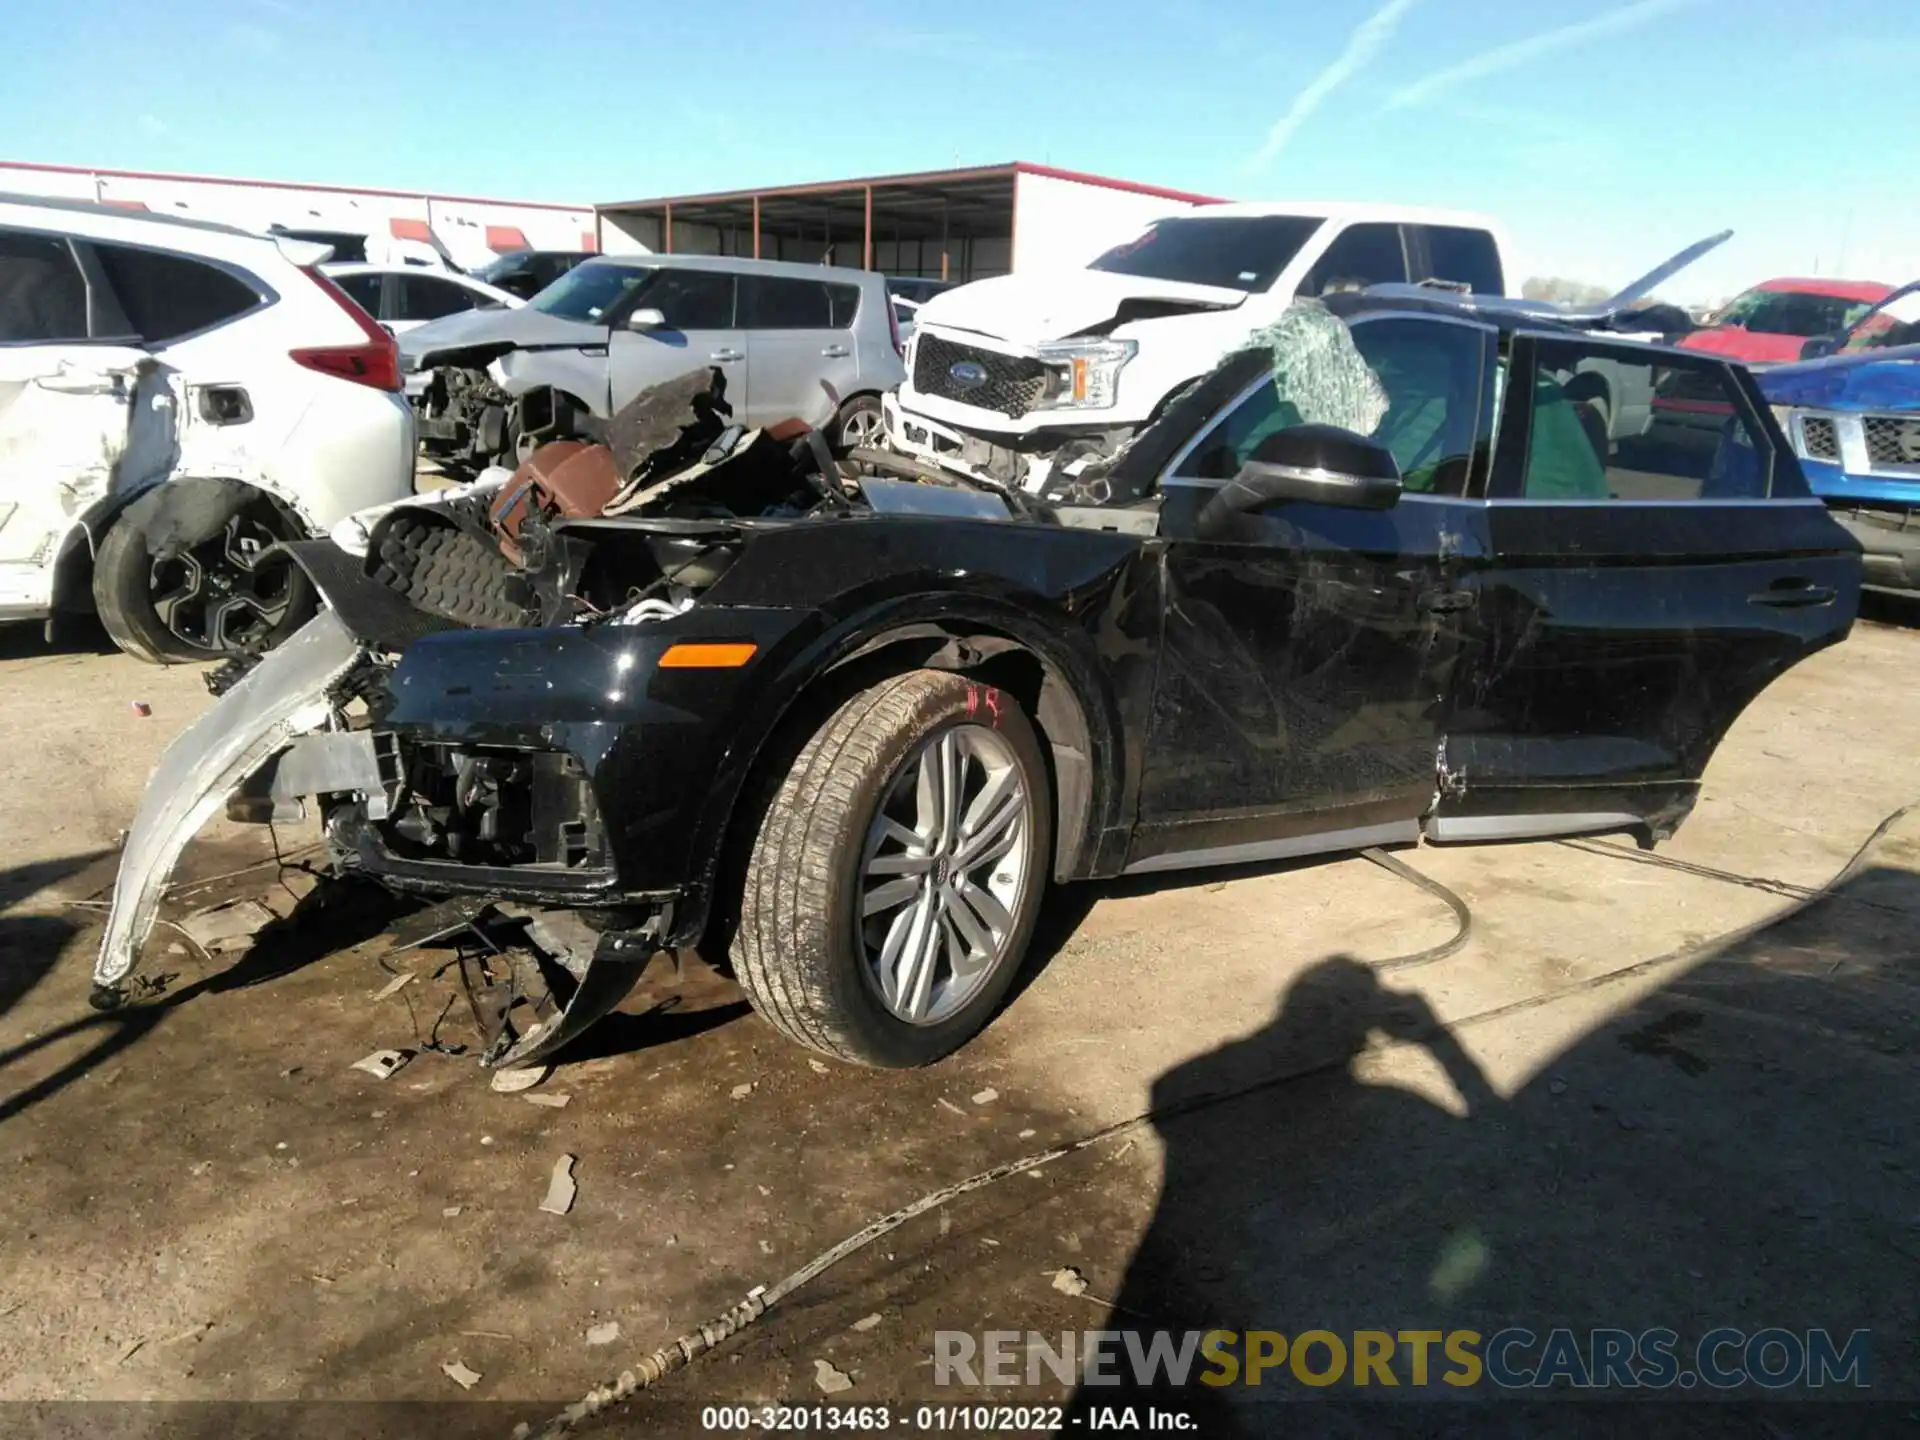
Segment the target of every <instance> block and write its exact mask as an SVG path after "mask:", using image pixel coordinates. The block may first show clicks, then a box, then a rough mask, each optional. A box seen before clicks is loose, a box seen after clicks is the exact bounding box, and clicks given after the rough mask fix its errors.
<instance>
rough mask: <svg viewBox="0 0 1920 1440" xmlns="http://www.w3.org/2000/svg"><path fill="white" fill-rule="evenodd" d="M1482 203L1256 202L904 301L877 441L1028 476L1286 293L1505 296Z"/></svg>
mask: <svg viewBox="0 0 1920 1440" xmlns="http://www.w3.org/2000/svg"><path fill="white" fill-rule="evenodd" d="M1505 249H1506V246H1505V237H1504V235H1503V234H1502V232H1501V230H1500V229H1499V227H1498V226H1496V225H1495V224H1494V223H1493V222H1492V221H1490V220H1488V219H1487V218H1486V217H1484V216H1480V215H1470V214H1462V213H1459V212H1455V211H1441V210H1424V209H1419V208H1416V207H1411V206H1402V205H1362V204H1350V203H1331V204H1309V203H1302V202H1267V203H1251V204H1235V205H1208V206H1204V207H1201V208H1199V209H1195V210H1188V211H1183V212H1181V213H1179V214H1177V215H1170V216H1168V217H1166V218H1164V219H1161V220H1158V221H1156V222H1154V223H1153V224H1152V225H1150V226H1149V227H1148V228H1147V229H1146V231H1145V232H1144V233H1143V234H1141V235H1140V236H1139V237H1138V238H1136V239H1133V240H1130V241H1128V242H1127V243H1125V244H1123V245H1118V246H1115V247H1114V248H1113V249H1111V250H1109V251H1107V252H1106V253H1105V254H1104V255H1102V256H1100V258H1099V259H1097V260H1095V261H1094V262H1093V263H1092V264H1090V265H1089V266H1087V268H1086V269H1084V270H1070V271H1064V272H1061V271H1055V272H1051V273H1036V274H1021V275H1007V276H1002V277H999V278H997V279H992V280H980V281H976V282H975V283H973V284H971V285H963V286H961V287H959V288H958V289H955V290H949V291H946V292H944V293H942V294H939V295H935V296H934V297H933V298H931V299H930V300H928V301H927V302H926V303H925V304H924V305H922V306H921V307H920V310H919V313H918V314H917V315H916V316H915V324H914V334H913V341H912V344H911V346H910V347H909V349H908V352H907V372H908V378H907V383H906V384H905V385H903V386H902V387H901V388H900V390H899V391H898V393H897V395H892V396H888V397H887V400H886V406H885V413H886V422H887V439H888V443H889V444H890V445H891V446H892V448H894V449H895V450H897V451H900V452H901V453H903V454H906V455H909V456H912V457H913V458H915V459H917V460H920V461H922V462H924V463H927V464H932V465H936V466H940V467H942V468H946V469H952V470H959V471H961V472H963V473H967V474H971V475H974V476H978V477H982V478H985V479H987V480H989V481H992V482H995V483H998V484H1001V485H1009V486H1019V487H1022V488H1025V489H1027V490H1031V491H1036V492H1037V491H1042V490H1045V489H1046V488H1047V483H1048V479H1049V477H1050V476H1051V475H1053V474H1055V473H1057V472H1061V471H1063V470H1065V469H1066V468H1067V467H1069V466H1071V464H1072V462H1073V460H1074V458H1075V457H1092V456H1097V455H1101V454H1104V453H1109V452H1111V450H1112V449H1113V448H1114V447H1115V446H1116V445H1118V444H1119V443H1121V442H1122V441H1124V439H1125V438H1126V437H1127V436H1128V435H1130V434H1131V433H1132V432H1133V431H1134V430H1136V429H1138V428H1139V427H1140V426H1142V425H1144V424H1146V423H1147V422H1148V421H1150V420H1152V419H1153V418H1154V417H1155V416H1156V415H1157V414H1158V413H1159V411H1160V410H1161V408H1162V407H1163V406H1164V405H1165V404H1166V402H1167V400H1168V399H1169V398H1170V397H1172V396H1173V395H1175V394H1177V393H1179V391H1180V390H1181V389H1183V388H1184V387H1185V386H1186V385H1187V384H1188V382H1190V381H1192V380H1195V379H1198V378H1199V377H1200V376H1203V375H1205V374H1206V373H1207V372H1208V371H1210V370H1211V369H1213V367H1214V366H1215V365H1216V364H1218V363H1219V360H1220V358H1221V356H1223V355H1225V354H1226V353H1228V352H1229V351H1231V350H1234V349H1236V348H1238V347H1240V346H1242V345H1244V344H1245V343H1246V341H1247V337H1248V336H1249V335H1250V334H1251V333H1252V332H1253V331H1255V330H1258V329H1260V328H1261V327H1262V326H1264V325H1269V324H1271V323H1272V322H1273V321H1275V320H1276V319H1278V318H1279V316H1280V313H1281V312H1282V311H1283V310H1285V309H1286V308H1287V306H1288V305H1290V304H1291V303H1292V302H1293V300H1294V299H1295V298H1296V297H1297V296H1318V295H1322V294H1325V293H1326V292H1328V291H1332V290H1350V289H1359V288H1363V287H1365V286H1368V285H1377V284H1386V283H1393V282H1403V283H1404V282H1408V281H1412V282H1415V283H1419V282H1428V283H1437V284H1440V285H1444V286H1445V287H1447V288H1449V289H1454V290H1471V291H1475V292H1478V293H1481V294H1496V295H1497V294H1504V293H1505V291H1506V269H1505V263H1504V258H1503V257H1504V253H1505Z"/></svg>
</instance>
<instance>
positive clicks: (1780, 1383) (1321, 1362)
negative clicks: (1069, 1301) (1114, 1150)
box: [933, 1326, 1873, 1390]
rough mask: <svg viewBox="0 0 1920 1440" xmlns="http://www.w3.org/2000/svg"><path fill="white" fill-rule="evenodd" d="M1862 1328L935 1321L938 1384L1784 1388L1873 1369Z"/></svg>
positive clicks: (1860, 1375)
mask: <svg viewBox="0 0 1920 1440" xmlns="http://www.w3.org/2000/svg"><path fill="white" fill-rule="evenodd" d="M1872 1358H1873V1357H1872V1337H1871V1334H1870V1332H1868V1331H1866V1330H1854V1331H1851V1332H1849V1333H1848V1334H1847V1335H1846V1337H1845V1338H1844V1339H1836V1338H1834V1336H1833V1335H1832V1334H1831V1333H1829V1332H1828V1331H1826V1330H1787V1329H1783V1328H1780V1327H1777V1326H1776V1327H1770V1328H1766V1329H1761V1330H1754V1331H1745V1330H1737V1329H1733V1328H1732V1327H1726V1326H1723V1327H1721V1328H1719V1329H1714V1330H1709V1331H1707V1332H1706V1333H1705V1334H1704V1335H1701V1336H1700V1337H1699V1339H1697V1340H1695V1341H1693V1342H1692V1343H1690V1344H1689V1343H1684V1342H1683V1341H1682V1340H1681V1337H1680V1335H1679V1332H1677V1331H1674V1330H1669V1329H1665V1328H1656V1329H1651V1330H1642V1331H1638V1332H1635V1331H1631V1330H1616V1329H1596V1330H1588V1331H1585V1332H1581V1331H1575V1330H1570V1329H1565V1328H1559V1329H1552V1330H1548V1331H1547V1332H1545V1333H1544V1334H1536V1333H1535V1332H1534V1331H1532V1330H1528V1329H1524V1328H1521V1327H1518V1326H1514V1327H1509V1328H1507V1329H1504V1330H1496V1331H1494V1332H1493V1333H1492V1334H1491V1335H1482V1334H1481V1332H1480V1331H1478V1330H1355V1331H1352V1332H1338V1333H1336V1332H1335V1331H1332V1330H1303V1331H1301V1332H1300V1333H1299V1334H1296V1335H1292V1336H1288V1335H1286V1334H1283V1333H1282V1332H1280V1331H1278V1330H1247V1331H1238V1330H1185V1331H1173V1330H1149V1331H1140V1330H1080V1331H1074V1330H1063V1331H1058V1332H1052V1333H1042V1332H1040V1331H1037V1330H1028V1331H1020V1330H989V1331H986V1332H984V1333H983V1334H981V1335H978V1336H976V1335H974V1334H973V1333H971V1332H969V1331H964V1330H939V1331H936V1332H934V1337H933V1378H934V1384H936V1385H1008V1386H1014V1385H1043V1384H1048V1383H1053V1384H1060V1385H1088V1386H1098V1385H1116V1386H1118V1385H1133V1386H1138V1387H1141V1388H1148V1387H1154V1386H1163V1385H1170V1386H1175V1387H1179V1386H1184V1385H1192V1384H1199V1385H1211V1386H1216V1387H1217V1386H1225V1385H1263V1384H1264V1385H1283V1386H1284V1385H1303V1386H1307V1387H1309V1388H1312V1389H1326V1388H1328V1387H1330V1386H1336V1385H1344V1386H1354V1387H1367V1388H1370V1389H1374V1390H1380V1389H1399V1388H1407V1389H1416V1390H1417V1389H1420V1388H1422V1387H1424V1386H1429V1385H1436V1384H1438V1385H1447V1386H1451V1387H1454V1388H1455V1389H1466V1388H1469V1387H1474V1386H1485V1385H1489V1384H1491V1385H1493V1386H1497V1387H1499V1388H1501V1389H1504V1390H1547V1389H1553V1388H1555V1387H1562V1386H1564V1387H1567V1388H1570V1389H1575V1390H1667V1389H1677V1390H1694V1389H1698V1388H1701V1387H1704V1388H1706V1389H1710V1390H1737V1389H1739V1388H1741V1387H1743V1386H1753V1387H1755V1388H1758V1389H1761V1390H1786V1389H1790V1388H1792V1387H1794V1386H1807V1387H1811V1388H1819V1387H1822V1386H1829V1385H1848V1386H1853V1387H1855V1388H1859V1389H1865V1388H1867V1387H1868V1386H1870V1385H1871V1384H1872V1383H1873V1381H1872Z"/></svg>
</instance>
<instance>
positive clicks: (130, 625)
mask: <svg viewBox="0 0 1920 1440" xmlns="http://www.w3.org/2000/svg"><path fill="white" fill-rule="evenodd" d="M298 538H300V537H299V533H298V531H297V530H296V529H295V527H293V526H292V525H290V524H289V523H288V522H287V521H286V520H285V518H284V517H282V516H281V514H280V513H279V511H278V509H277V508H276V507H275V506H274V504H273V502H272V501H270V500H268V499H267V498H266V497H265V496H264V495H262V496H259V497H258V498H256V499H254V500H251V501H249V502H248V503H247V504H246V505H245V506H243V507H242V508H241V509H240V510H239V511H237V512H236V513H235V514H233V515H232V516H230V517H228V519H227V521H226V522H225V524H223V525H222V526H221V528H220V530H219V531H218V533H216V534H215V535H214V536H212V537H211V538H210V539H208V540H204V541H202V542H200V543H199V544H198V545H194V546H190V547H188V548H187V549H186V550H184V551H182V552H181V553H180V554H179V555H177V556H174V557H171V558H169V559H166V560H159V559H156V558H154V556H152V555H151V554H149V553H148V551H147V538H146V534H145V532H144V531H143V530H142V529H141V527H140V524H139V522H138V521H136V520H132V519H129V518H128V517H126V516H122V517H121V518H120V519H118V520H117V521H115V522H114V524H113V525H112V526H111V527H110V528H109V529H108V531H107V534H106V538H105V539H103V540H102V541H101V542H100V549H99V552H98V553H97V554H96V555H95V556H94V562H93V600H94V606H95V608H96V609H97V610H98V611H99V614H100V623H101V624H102V625H104V626H105V627H106V631H107V634H108V635H109V636H111V637H112V639H113V643H114V644H115V645H118V646H119V647H120V648H121V649H122V650H124V651H125V652H126V653H127V654H129V655H131V656H133V657H134V658H135V659H136V660H144V661H146V662H147V663H148V664H150V665H171V664H180V663H186V662H192V661H199V660H226V659H231V658H232V657H234V656H236V655H248V654H258V653H260V652H261V651H263V650H270V649H272V648H273V647H274V646H275V645H278V644H279V643H280V642H281V641H282V640H284V639H286V638H287V636H289V635H291V634H292V633H293V632H294V631H296V630H298V629H299V628H300V627H301V626H302V625H304V624H306V623H307V621H309V620H311V619H312V618H313V616H314V613H315V612H316V611H317V610H318V608H319V596H318V594H317V593H316V592H315V590H314V588H313V582H312V581H311V580H309V579H308V578H307V573H306V571H304V570H302V569H301V568H300V567H299V566H298V565H297V564H295V563H294V560H293V557H292V556H290V555H286V554H276V555H271V556H266V555H264V554H263V552H264V551H265V550H266V549H267V547H268V546H270V545H272V544H273V543H274V542H275V541H279V540H292V539H298Z"/></svg>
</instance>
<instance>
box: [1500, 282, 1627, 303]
mask: <svg viewBox="0 0 1920 1440" xmlns="http://www.w3.org/2000/svg"><path fill="white" fill-rule="evenodd" d="M1520 294H1521V297H1522V298H1523V299H1527V300H1551V301H1552V302H1553V303H1554V304H1556V305H1596V304H1598V303H1599V302H1600V301H1602V300H1604V299H1606V298H1607V297H1608V296H1609V295H1611V294H1613V291H1612V290H1610V289H1608V288H1607V287H1606V286H1604V285H1588V284H1586V283H1584V282H1582V281H1579V280H1563V279H1561V278H1560V277H1559V276H1558V275H1535V276H1534V277H1532V278H1531V279H1529V280H1527V281H1526V282H1525V283H1524V284H1522V285H1521V286H1520Z"/></svg>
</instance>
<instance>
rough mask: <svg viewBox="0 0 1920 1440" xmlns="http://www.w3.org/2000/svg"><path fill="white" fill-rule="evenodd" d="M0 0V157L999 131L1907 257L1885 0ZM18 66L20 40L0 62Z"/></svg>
mask: <svg viewBox="0 0 1920 1440" xmlns="http://www.w3.org/2000/svg"><path fill="white" fill-rule="evenodd" d="M544 8H545V7H534V6H527V5H519V4H513V5H510V4H507V3H504V0H464V3H459V4H452V3H442V0H429V3H415V4H407V5H392V4H381V5H374V4H370V3H364V0H329V3H327V4H325V5H311V4H306V3H297V0H179V3H175V4H171V5H166V6H155V5H151V4H138V5H136V4H130V3H112V0H109V3H99V4H95V5H91V6H86V7H82V8H80V9H74V8H70V7H65V6H44V5H42V6H28V5H26V4H25V3H23V0H12V4H11V5H10V6H9V10H10V13H9V15H8V19H7V22H6V30H7V35H8V39H9V42H10V43H9V46H8V49H9V52H10V54H11V55H12V56H13V57H14V62H13V65H12V66H11V67H10V71H9V76H8V82H7V84H6V86H5V87H3V88H0V134H4V135H6V136H7V137H8V140H7V142H6V151H7V156H6V158H13V159H21V160H40V161H54V162H61V163H70V164H81V165H98V166H103V167H113V168H134V169H156V170H183V171H194V172H204V173H212V174H224V175H242V176H254V177H270V178H277V179H294V180H314V181H329V182H334V183H340V184H364V185H374V186H383V187H395V188H418V189H424V190H439V191H452V192H458V193H471V194H482V195H498V196H503V197H511V198H522V199H544V200H564V201H579V202H592V201H596V200H613V199H623V198H634V197H637V196H643V195H655V194H664V193H675V192H681V191H690V190H711V189H721V188H732V187H736V186H747V185H754V184H780V183H786V182H794V181H804V180H821V179H836V178H842V177H848V176H856V175H863V174H876V173H884V172H888V171H894V170H914V169H929V168H939V167H944V166H948V165H961V164H974V163H986V162H993V161H1001V160H1011V159H1026V160H1035V161H1040V162H1043V163H1051V164H1054V165H1059V166H1063V167H1067V168H1071V169H1078V170H1090V171H1096V172H1099V173H1104V174H1111V175H1118V176H1123V177H1127V178H1131V179H1138V180H1149V181H1156V182H1159V183H1162V184H1167V185H1174V186H1179V187H1182V188H1187V189H1193V190H1199V191H1205V192H1208V193H1214V194H1219V195H1224V196H1230V197H1233V198H1236V199H1255V198H1267V197H1310V198H1322V197H1336V198H1355V199H1381V200H1402V201H1406V202H1410V203H1420V204H1438V205H1452V206H1460V207H1464V208H1471V209H1480V210H1487V211H1490V212H1493V213H1494V214H1496V215H1498V216H1499V217H1501V218H1502V219H1503V220H1504V221H1505V222H1506V224H1507V225H1508V227H1509V229H1510V231H1511V232H1512V234H1513V236H1514V240H1515V249H1516V252H1517V256H1516V259H1517V264H1516V266H1515V269H1516V271H1517V272H1518V273H1520V274H1545V273H1552V274H1560V275H1567V276H1570V277H1573V278H1579V279H1587V280H1592V281H1597V282H1602V283H1605V282H1612V281H1621V280H1625V279H1627V278H1630V277H1631V276H1632V275H1633V274H1635V273H1637V272H1638V271H1640V270H1642V269H1644V268H1646V267H1647V266H1649V265H1651V264H1652V263H1653V262H1654V261H1655V260H1657V259H1659V258H1661V257H1663V256H1664V255H1666V254H1668V253H1670V252H1671V251H1673V250H1675V249H1678V248H1679V247H1680V246H1681V245H1682V244H1685V243H1686V242H1688V241H1690V240H1693V239H1695V238H1697V237H1699V236H1700V235H1703V234H1706V233H1708V232H1711V231H1713V230H1717V229H1721V228H1724V227H1727V226H1731V227H1733V228H1734V230H1735V231H1736V235H1735V238H1734V239H1733V240H1732V241H1731V242H1729V243H1728V244H1727V245H1726V246H1724V247H1722V249H1721V251H1720V252H1718V253H1717V254H1716V255H1715V256H1713V257H1711V258H1710V259H1709V260H1707V261H1703V262H1702V263H1701V264H1700V265H1699V266H1697V267H1696V268H1695V269H1694V270H1693V271H1691V272H1689V273H1688V275H1687V276H1686V277H1683V279H1682V280H1681V281H1679V282H1676V284H1675V285H1674V286H1673V287H1672V288H1671V291H1670V293H1673V294H1674V295H1676V296H1677V297H1678V298H1682V299H1689V300H1690V299H1700V298H1713V297H1716V296H1719V295H1724V294H1727V293H1729V292H1731V291H1734V290H1737V289H1739V288H1741V287H1742V286H1744V285H1745V284H1746V283H1748V282H1750V281H1752V280H1756V279H1760V278H1764V277H1765V276H1768V275H1774V274H1786V273H1797V272H1809V273H1821V274H1829V275H1832V274H1837V273H1840V272H1841V271H1842V269H1844V270H1845V272H1847V273H1848V274H1849V275H1852V276H1857V277H1865V278H1878V279H1884V280H1888V281H1902V280H1907V279H1911V278H1913V277H1914V276H1915V275H1920V192H1916V190H1915V187H1914V185H1913V177H1914V176H1915V175H1916V174H1920V117H1917V115H1916V102H1915V100H1914V98H1913V97H1914V93H1915V91H1914V83H1913V80H1914V58H1915V56H1916V54H1920V4H1916V3H1914V0H1819V3H1811V0H1799V3H1794V0H1358V3H1343V0H1331V3H1329V0H1316V3H1312V4H1301V3H1298V0H1182V3H1181V4H1179V5H1177V6H1174V5H1167V4H1165V3H1164V0H1151V3H1149V0H1110V3H1107V4H1106V5H1104V6H1102V7H1096V6H1093V5H1087V4H1082V5H1073V6H1041V5H1035V4H1032V3H1030V0H1027V3H1012V0H974V3H973V4H970V5H967V6H960V5H955V4H951V3H948V4H945V5H941V6H938V7H924V9H916V8H915V7H912V6H908V5H905V4H896V5H891V6H889V5H884V4H880V3H877V0H851V3H846V4H843V5H840V6H826V5H805V6H798V5H792V4H785V3H778V0H730V3H727V4H724V5H702V6H698V7H696V6H691V5H686V4H674V5H668V4H651V5H617V4H610V3H606V0H584V3H576V4H569V5H567V6H564V7H557V8H555V9H554V10H553V11H551V12H550V13H551V14H553V15H554V16H556V17H558V18H555V19H548V18H543V16H542V15H541V13H540V12H541V10H542V9H544ZM23 58H24V59H25V63H24V64H23V63H22V59H23Z"/></svg>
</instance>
